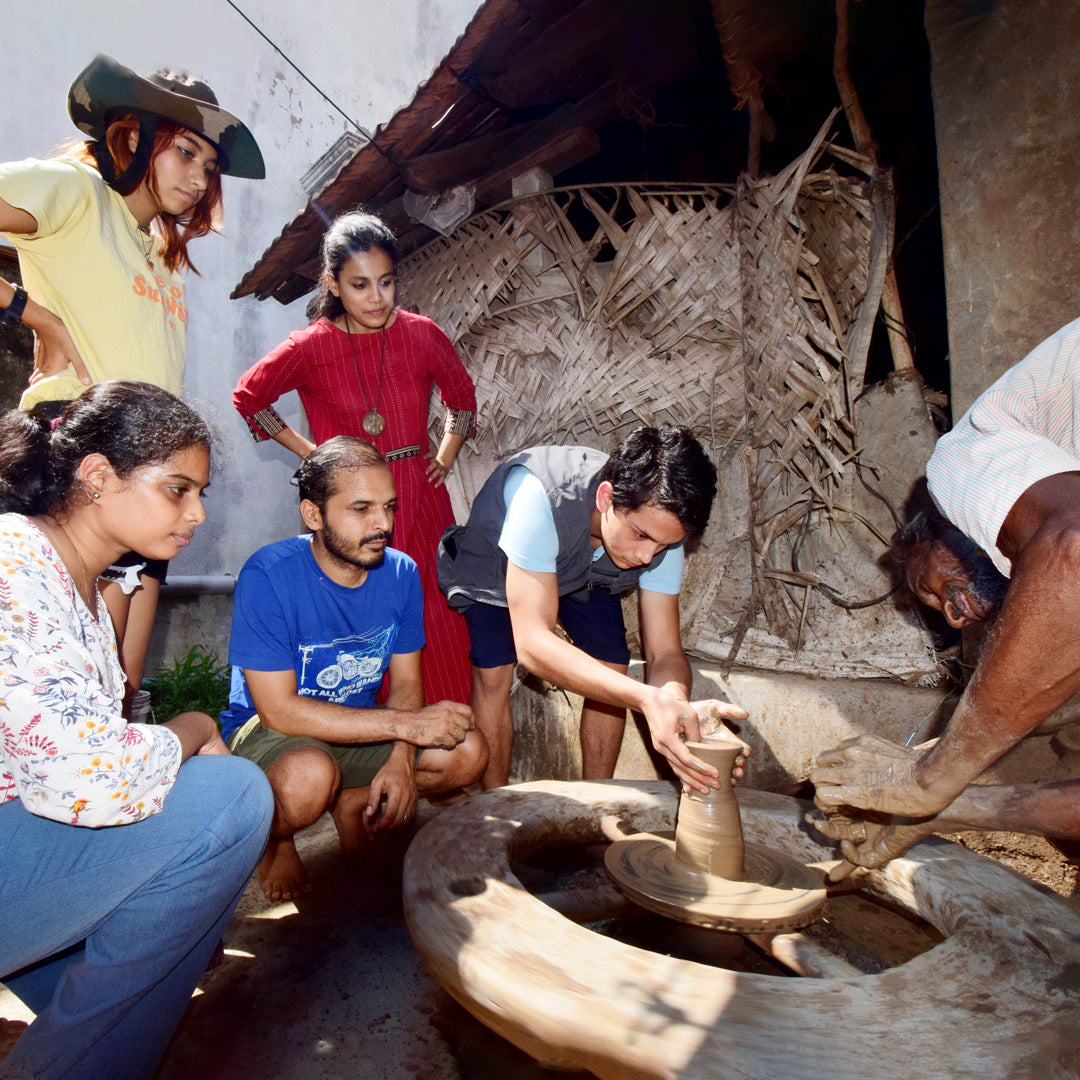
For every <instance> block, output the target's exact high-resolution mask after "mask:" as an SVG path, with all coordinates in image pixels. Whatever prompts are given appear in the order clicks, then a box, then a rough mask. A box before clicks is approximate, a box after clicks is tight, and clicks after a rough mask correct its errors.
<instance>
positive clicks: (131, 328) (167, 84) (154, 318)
mask: <svg viewBox="0 0 1080 1080" xmlns="http://www.w3.org/2000/svg"><path fill="white" fill-rule="evenodd" d="M68 112H69V113H70V115H71V119H72V120H73V121H74V123H75V125H76V127H78V128H79V129H80V130H81V131H83V132H85V134H86V135H88V136H89V139H88V140H87V141H86V142H83V143H76V144H73V145H72V146H70V147H68V148H67V149H66V150H64V151H63V152H62V153H61V154H60V156H58V157H55V158H52V159H49V160H37V159H33V158H32V159H29V160H26V161H17V162H9V163H7V164H3V165H0V235H2V236H3V237H4V238H5V239H6V240H8V241H9V242H10V243H11V244H13V245H14V247H15V248H16V249H17V251H18V253H19V267H20V270H21V272H22V278H23V286H25V288H23V287H19V286H15V285H12V284H11V283H9V282H7V281H3V280H0V320H5V321H8V322H23V323H25V324H26V325H27V326H29V327H30V328H31V329H32V330H33V331H34V334H35V338H36V341H35V349H34V369H33V373H32V374H31V376H30V385H29V387H28V388H27V389H26V391H25V392H24V393H23V395H22V399H21V401H20V403H19V404H20V406H21V407H22V408H24V409H29V408H33V407H38V408H39V409H41V410H43V411H45V413H46V415H50V416H56V415H59V413H60V411H61V409H62V408H63V405H64V404H65V403H66V402H67V401H69V400H71V399H72V398H75V397H78V396H79V394H80V393H82V391H83V390H85V389H86V387H87V386H88V385H91V384H92V383H97V382H101V381H103V380H105V379H134V380H138V381H141V382H149V383H155V384H156V385H159V386H162V387H164V388H165V389H166V390H169V391H171V392H172V393H174V394H181V393H182V391H183V384H184V363H185V358H186V347H187V343H186V329H187V314H188V313H187V307H186V303H185V293H184V281H183V278H182V277H181V276H180V271H182V270H185V269H188V268H191V269H194V267H193V266H192V263H191V259H190V256H189V254H188V245H189V244H190V243H191V241H192V240H193V239H195V238H196V237H199V236H204V235H206V233H208V232H211V231H213V230H216V229H217V228H218V227H219V226H220V222H221V174H222V173H228V174H230V175H233V176H244V177H251V178H254V179H259V178H262V177H263V176H264V175H265V170H264V167H263V160H262V155H261V154H260V153H259V147H258V145H257V144H256V142H255V139H254V136H253V135H252V134H251V132H250V131H249V130H248V129H247V128H246V127H245V126H244V124H242V123H241V122H240V121H239V120H238V119H237V118H236V117H235V116H233V115H232V114H231V113H228V112H226V111H225V110H224V109H222V108H221V107H220V106H219V105H218V103H217V98H216V97H215V96H214V92H213V91H212V90H211V89H210V87H209V86H207V85H206V83H205V82H202V81H201V80H199V79H196V78H194V77H193V76H191V75H189V74H187V73H182V72H175V71H164V70H161V71H156V72H154V73H153V74H150V75H147V76H146V77H145V78H144V77H141V76H139V75H136V74H135V72H133V71H131V70H130V69H129V68H126V67H124V66H123V65H121V64H118V63H117V62H116V61H115V60H112V59H110V58H109V57H107V56H98V57H96V58H95V59H94V60H93V61H92V62H91V63H90V64H89V65H88V66H87V67H86V68H85V70H84V71H82V72H81V73H80V74H79V76H78V77H77V78H76V79H75V81H74V82H73V83H72V84H71V88H70V90H69V91H68ZM141 561H142V560H136V559H134V558H133V560H132V562H134V563H135V565H136V566H137V565H138V562H141ZM148 569H149V576H148V575H147V573H146V571H145V570H143V571H141V573H142V578H141V583H142V584H143V585H144V588H143V589H140V590H138V592H137V594H136V595H138V596H139V600H138V601H136V602H135V603H134V604H132V605H131V608H130V615H129V610H128V600H127V590H130V589H136V588H137V586H138V585H139V584H140V579H139V576H138V575H139V573H140V571H139V570H137V569H129V570H128V572H127V574H126V576H124V575H120V576H122V577H123V580H124V587H125V592H124V593H121V589H120V587H118V586H117V585H110V586H108V587H107V588H106V590H105V594H106V596H107V598H108V601H109V607H110V610H111V611H112V613H113V618H114V621H115V622H116V624H117V637H118V638H119V639H120V640H121V641H122V643H123V657H124V668H125V670H126V671H127V674H128V677H129V681H130V683H131V687H132V690H135V689H138V686H139V683H140V682H141V680H142V673H143V667H144V665H145V661H146V649H147V647H148V645H149V634H150V625H151V624H152V622H153V616H154V612H155V610H156V607H157V592H158V587H159V584H160V581H161V580H162V579H163V578H164V564H160V566H158V567H155V566H153V565H151V566H150V567H149V568H148ZM147 581H149V582H150V584H149V585H148V586H147ZM125 629H126V630H127V633H125Z"/></svg>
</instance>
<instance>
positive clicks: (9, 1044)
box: [0, 1016, 30, 1061]
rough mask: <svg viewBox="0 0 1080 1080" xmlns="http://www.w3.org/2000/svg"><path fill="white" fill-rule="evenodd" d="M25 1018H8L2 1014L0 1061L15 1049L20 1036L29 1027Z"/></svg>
mask: <svg viewBox="0 0 1080 1080" xmlns="http://www.w3.org/2000/svg"><path fill="white" fill-rule="evenodd" d="M29 1026H30V1025H29V1024H27V1022H26V1021H25V1020H6V1019H4V1017H2V1016H0V1061H3V1060H4V1058H6V1057H7V1056H8V1054H10V1053H11V1051H12V1050H14V1049H15V1043H16V1042H18V1041H19V1036H20V1035H21V1034H22V1033H23V1032H24V1031H25V1030H26V1029H27V1028H28V1027H29Z"/></svg>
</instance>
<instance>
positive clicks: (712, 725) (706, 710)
mask: <svg viewBox="0 0 1080 1080" xmlns="http://www.w3.org/2000/svg"><path fill="white" fill-rule="evenodd" d="M690 707H691V708H692V709H693V710H694V712H696V713H697V715H698V729H699V731H700V733H701V738H703V739H710V738H718V737H723V736H724V735H725V734H726V735H729V736H730V737H731V738H733V739H736V740H737V741H739V742H741V741H742V740H741V739H739V736H738V735H736V734H735V732H734V731H732V730H731V728H729V727H728V726H727V724H725V723H724V721H725V720H745V719H746V718H747V717H748V716H749V715H750V714H749V713H748V712H747V711H746V710H745V709H744V708H743V707H742V706H741V705H734V704H732V703H731V702H730V701H720V700H719V699H717V698H703V699H702V700H701V701H691V702H690ZM744 745H745V744H744ZM749 756H750V747H749V746H747V747H746V749H745V750H744V751H743V752H742V753H741V754H739V756H738V757H737V758H736V759H735V762H734V765H733V766H732V770H731V775H732V776H733V777H739V776H742V774H743V766H744V765H745V764H746V759H747V758H748V757H749Z"/></svg>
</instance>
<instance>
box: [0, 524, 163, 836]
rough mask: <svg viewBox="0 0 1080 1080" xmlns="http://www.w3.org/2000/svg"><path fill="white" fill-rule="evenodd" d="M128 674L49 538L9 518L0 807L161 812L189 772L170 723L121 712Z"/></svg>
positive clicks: (2, 612) (93, 815) (101, 617)
mask: <svg viewBox="0 0 1080 1080" xmlns="http://www.w3.org/2000/svg"><path fill="white" fill-rule="evenodd" d="M123 695H124V673H123V670H122V669H121V667H120V661H119V659H118V657H117V652H116V639H115V637H114V636H113V629H112V623H111V622H110V620H109V614H108V610H107V609H106V607H105V604H104V601H102V599H101V597H100V596H98V598H97V612H96V614H95V615H91V613H90V612H89V610H87V607H86V605H85V604H84V603H83V600H82V597H80V596H79V594H78V591H77V590H76V588H75V585H74V583H73V582H72V580H71V577H70V576H69V574H68V572H67V569H66V567H65V566H64V564H63V562H62V561H61V559H60V556H59V555H58V554H57V552H56V550H55V549H54V548H53V546H52V544H50V543H49V540H48V538H47V537H46V536H45V534H44V533H43V532H42V531H41V530H40V529H39V528H38V527H37V526H36V525H35V524H34V523H33V522H32V521H31V520H30V519H29V518H26V517H23V516H22V515H21V514H0V803H5V802H8V801H10V800H11V799H14V798H16V797H19V798H21V799H22V801H23V805H24V806H25V807H26V808H27V810H29V811H30V812H31V813H34V814H39V815H41V816H42V817H46V818H51V819H52V820H54V821H62V822H66V823H68V824H71V825H86V826H90V827H95V828H96V827H99V826H102V825H123V824H126V823H128V822H131V821H138V820H139V819H140V818H144V817H148V816H149V815H150V814H155V813H157V811H159V810H160V809H161V808H162V805H163V803H164V800H165V796H166V794H168V791H169V789H170V788H171V787H172V785H173V782H174V781H175V779H176V774H177V771H178V770H179V768H180V759H181V747H180V740H179V738H178V737H177V736H176V735H175V734H174V733H173V732H172V731H170V730H169V729H168V728H164V727H156V726H153V725H147V724H129V723H127V722H126V721H125V720H124V718H123V717H122V716H121V713H120V707H121V703H122V700H123Z"/></svg>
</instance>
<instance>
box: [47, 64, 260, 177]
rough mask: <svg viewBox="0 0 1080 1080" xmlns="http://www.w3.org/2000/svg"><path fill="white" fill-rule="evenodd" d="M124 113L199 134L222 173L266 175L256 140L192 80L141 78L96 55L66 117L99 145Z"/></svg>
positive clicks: (74, 87) (167, 74)
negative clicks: (151, 116)
mask: <svg viewBox="0 0 1080 1080" xmlns="http://www.w3.org/2000/svg"><path fill="white" fill-rule="evenodd" d="M123 112H135V113H153V114H155V115H157V116H164V117H166V118H167V119H169V120H174V121H175V122H176V123H178V124H182V125H183V126H184V127H186V128H188V129H189V130H191V131H194V132H195V133H196V134H197V135H201V136H202V137H203V138H204V139H206V140H208V141H209V142H212V143H213V144H214V146H215V147H217V150H218V153H219V155H220V157H219V160H218V168H219V169H220V171H221V172H223V173H227V174H228V175H230V176H246V177H249V178H250V179H252V180H261V179H263V177H265V176H266V167H265V166H264V165H263V159H262V154H261V153H260V152H259V146H258V143H256V142H255V136H254V135H252V134H251V132H250V131H249V130H248V129H247V127H246V126H245V125H244V124H242V123H241V122H240V121H239V120H238V119H237V118H236V117H235V116H233V115H232V113H229V112H226V111H225V110H224V109H223V108H221V106H220V105H218V103H217V97H216V96H215V95H214V91H213V90H211V89H210V87H209V86H207V85H206V83H204V82H203V81H202V80H201V79H196V78H195V77H194V76H193V75H189V74H188V73H186V72H178V71H165V70H161V71H155V72H153V73H152V74H150V75H147V76H145V77H143V76H141V75H136V74H135V72H134V71H132V70H131V69H130V68H126V67H124V66H123V65H122V64H118V63H117V62H116V61H115V60H113V59H112V58H111V57H108V56H102V55H99V56H96V57H95V58H94V59H93V60H91V61H90V63H89V64H88V65H87V66H86V67H85V68H84V69H83V71H82V72H81V73H80V74H79V75H78V76H77V77H76V79H75V81H74V82H73V83H72V84H71V89H70V90H69V91H68V113H69V115H70V116H71V119H72V120H73V121H74V123H75V126H76V127H77V128H78V129H79V130H80V131H84V132H85V133H86V134H87V135H89V136H90V138H91V139H96V140H101V139H103V138H104V137H105V130H106V128H108V126H109V123H110V122H111V120H112V118H113V116H114V115H115V114H116V113H123Z"/></svg>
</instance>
